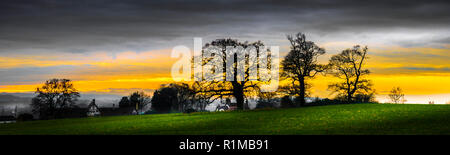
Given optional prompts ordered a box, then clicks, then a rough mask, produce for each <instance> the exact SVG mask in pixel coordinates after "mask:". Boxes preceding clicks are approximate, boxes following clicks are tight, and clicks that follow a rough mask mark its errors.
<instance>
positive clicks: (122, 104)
mask: <svg viewBox="0 0 450 155" xmlns="http://www.w3.org/2000/svg"><path fill="white" fill-rule="evenodd" d="M130 106H131V104H130V100H128V97H127V96H124V97H122V99H120V101H119V107H120V108H125V107H130Z"/></svg>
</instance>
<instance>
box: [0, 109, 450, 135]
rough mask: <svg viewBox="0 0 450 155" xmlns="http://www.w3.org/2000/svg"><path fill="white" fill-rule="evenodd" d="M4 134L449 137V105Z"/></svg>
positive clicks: (231, 115)
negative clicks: (422, 135) (421, 135)
mask: <svg viewBox="0 0 450 155" xmlns="http://www.w3.org/2000/svg"><path fill="white" fill-rule="evenodd" d="M0 134H2V135H4V134H13V135H16V134H19V135H22V134H39V135H40V134H45V135H47V134H51V135H53V134H57V135H60V134H108V135H109V134H114V135H115V134H126V135H128V134H165V135H168V134H188V135H189V134H202V135H203V134H205V135H210V134H219V135H229V134H233V135H235V134H250V135H258V134H270V135H272V134H275V135H276V134H450V105H394V104H348V105H329V106H315V107H304V108H292V109H272V110H254V111H233V112H212V113H192V114H181V113H176V114H153V115H139V116H112V117H95V118H76V119H59V120H45V121H31V122H18V123H14V124H0Z"/></svg>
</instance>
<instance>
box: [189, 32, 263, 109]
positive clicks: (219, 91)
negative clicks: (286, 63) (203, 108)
mask: <svg viewBox="0 0 450 155" xmlns="http://www.w3.org/2000/svg"><path fill="white" fill-rule="evenodd" d="M262 46H264V44H263V43H262V42H260V41H258V42H254V43H248V42H239V41H237V40H234V39H217V40H214V41H212V42H211V43H207V44H205V46H204V47H203V51H202V55H205V54H204V52H205V50H207V49H208V48H210V47H216V49H218V50H220V51H219V52H218V54H219V56H218V55H214V54H212V55H211V57H209V56H208V55H207V56H206V57H202V58H201V60H202V61H201V62H202V63H201V65H202V67H203V68H205V67H208V64H222V66H219V68H220V69H218V70H220V71H221V72H219V74H216V75H218V77H215V76H212V77H205V76H203V74H202V75H194V77H200V78H201V79H202V81H199V82H196V84H197V85H198V86H201V88H200V89H198V92H197V93H200V94H202V95H203V96H204V97H206V96H209V97H214V98H215V99H219V98H223V97H231V96H232V97H234V98H236V102H237V107H238V109H243V108H244V102H245V98H246V94H249V93H251V92H252V91H253V92H254V91H255V90H258V89H259V87H258V82H256V81H253V80H251V77H250V74H251V73H250V72H251V71H252V70H257V69H259V65H260V64H256V65H250V64H251V63H252V62H250V61H252V60H257V59H259V54H260V52H261V51H260V50H261V49H260V47H262ZM227 47H242V48H243V49H246V48H247V47H255V50H256V54H255V55H252V54H249V53H243V52H244V51H243V50H237V51H236V52H235V53H232V52H230V51H228V50H227ZM213 57H220V58H218V59H214V58H213ZM230 58H231V60H234V61H229V60H230ZM242 61H243V62H242ZM230 62H231V63H232V64H228V65H227V63H230ZM268 62H270V60H268ZM238 63H244V64H245V67H244V69H243V77H241V76H240V75H239V74H238V70H239V67H241V66H240V64H238ZM253 63H254V62H253ZM230 66H231V67H230ZM255 68H256V69H255ZM213 69H214V70H215V68H213ZM227 70H228V71H229V72H232V73H233V74H231V75H230V74H227ZM203 71H205V70H203ZM230 77H231V78H232V79H233V80H231V81H227V80H225V79H228V78H230ZM217 78H221V79H222V80H216V79H217ZM257 78H258V79H259V78H260V74H259V72H258V76H257ZM213 100H214V99H213Z"/></svg>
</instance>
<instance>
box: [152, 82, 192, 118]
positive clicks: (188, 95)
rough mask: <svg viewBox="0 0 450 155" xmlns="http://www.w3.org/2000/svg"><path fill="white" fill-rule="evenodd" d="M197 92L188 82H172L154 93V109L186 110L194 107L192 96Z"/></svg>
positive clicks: (161, 110)
mask: <svg viewBox="0 0 450 155" xmlns="http://www.w3.org/2000/svg"><path fill="white" fill-rule="evenodd" d="M194 96H195V94H194V92H193V91H192V89H191V88H190V87H189V85H188V84H186V83H171V84H168V85H165V86H163V87H161V88H160V89H158V90H156V91H155V92H154V93H153V98H152V109H153V110H156V111H159V112H168V111H171V110H172V111H179V112H185V111H186V110H188V109H193V107H192V106H193V105H192V104H193V101H192V97H194Z"/></svg>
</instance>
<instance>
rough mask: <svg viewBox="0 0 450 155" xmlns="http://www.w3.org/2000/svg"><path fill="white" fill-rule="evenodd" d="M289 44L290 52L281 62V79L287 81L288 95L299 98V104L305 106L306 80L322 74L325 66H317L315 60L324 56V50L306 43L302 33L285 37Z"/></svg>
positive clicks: (309, 42)
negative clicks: (288, 83) (288, 85)
mask: <svg viewBox="0 0 450 155" xmlns="http://www.w3.org/2000/svg"><path fill="white" fill-rule="evenodd" d="M287 38H288V40H289V42H290V43H291V51H290V52H289V53H288V55H287V56H286V57H285V58H284V60H283V61H282V62H281V65H282V66H283V72H282V77H285V78H287V79H289V80H290V81H291V83H292V85H290V89H288V90H289V91H290V93H293V94H295V95H296V96H298V98H299V102H300V103H299V104H300V105H301V106H303V105H304V104H305V97H306V95H307V94H306V89H307V87H306V86H307V83H306V80H307V79H309V78H314V77H315V76H316V74H317V73H320V72H323V71H324V70H325V69H326V65H321V64H318V61H317V58H318V57H319V56H321V55H323V54H325V49H323V48H320V47H319V46H317V45H316V44H315V43H314V42H312V41H307V40H306V37H305V35H304V34H302V33H297V34H296V35H295V36H291V35H289V36H287Z"/></svg>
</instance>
